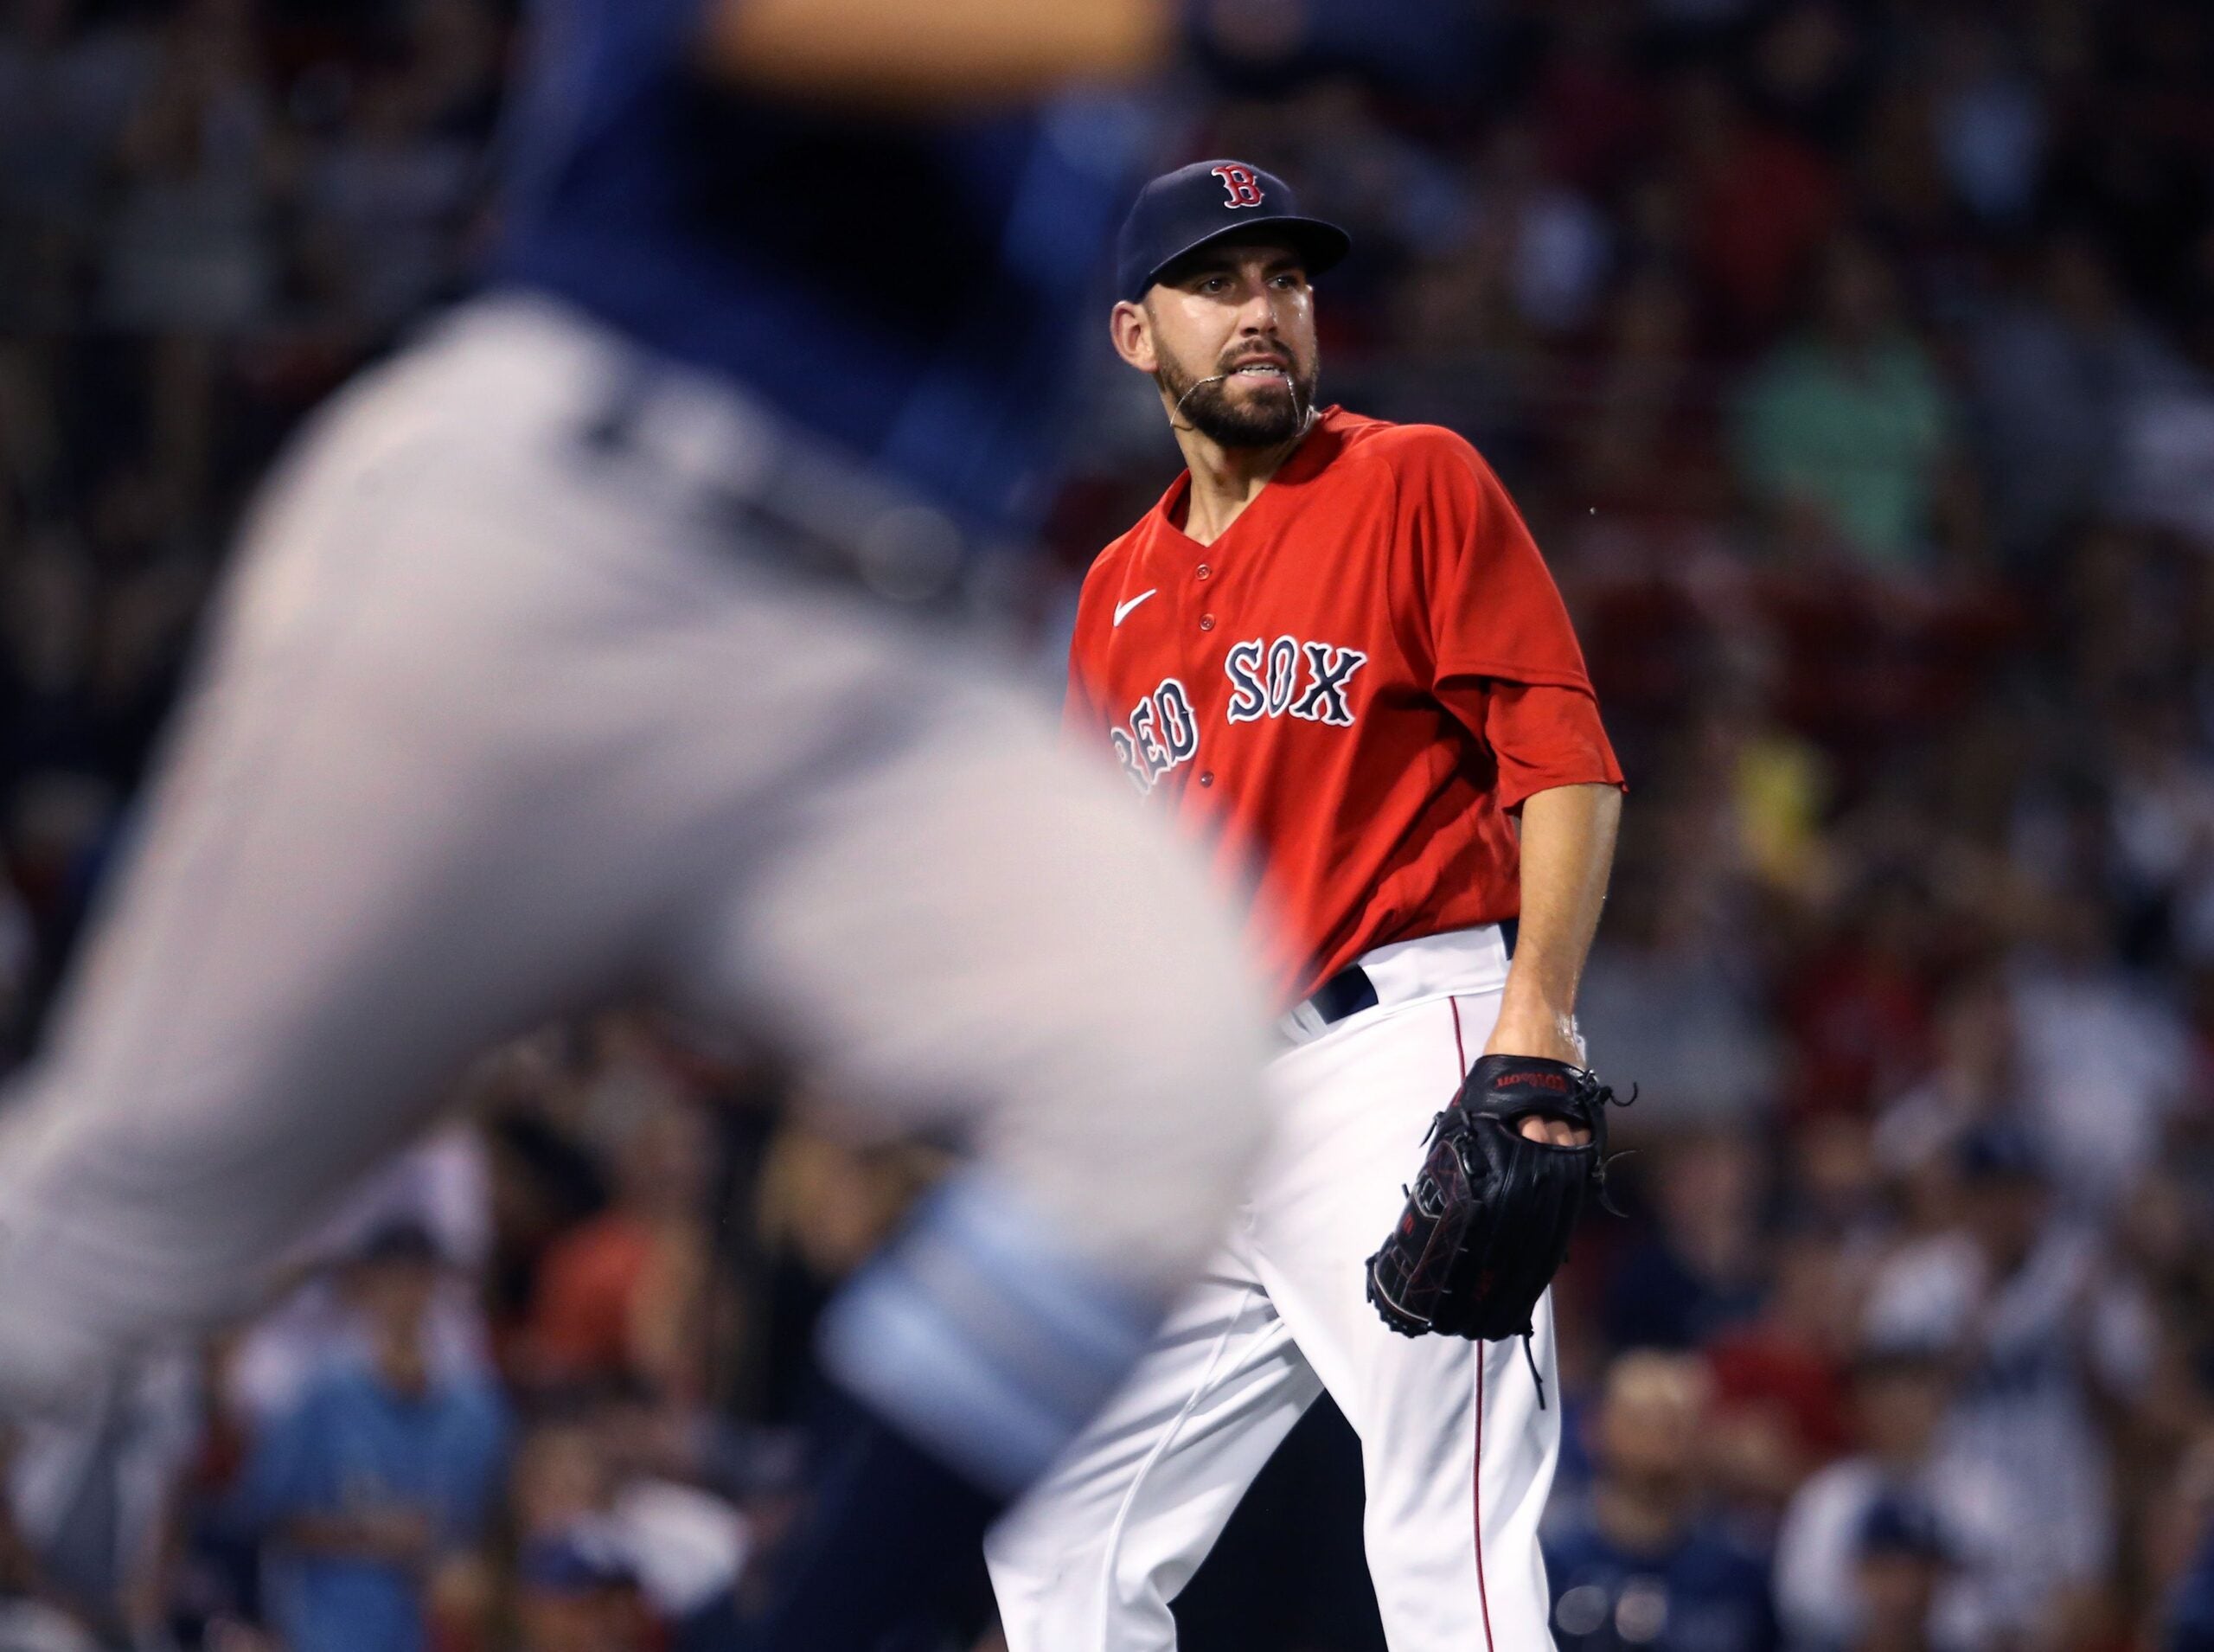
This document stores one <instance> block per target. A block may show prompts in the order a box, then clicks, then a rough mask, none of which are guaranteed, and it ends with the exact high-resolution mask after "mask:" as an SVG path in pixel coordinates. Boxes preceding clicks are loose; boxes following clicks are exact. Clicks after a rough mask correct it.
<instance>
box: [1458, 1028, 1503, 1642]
mask: <svg viewBox="0 0 2214 1652" xmlns="http://www.w3.org/2000/svg"><path fill="white" fill-rule="evenodd" d="M1445 1002H1448V1003H1449V1004H1450V1005H1452V1006H1453V1053H1454V1054H1455V1055H1456V1057H1458V1058H1459V1060H1460V1063H1461V1073H1460V1077H1461V1078H1462V1079H1465V1078H1467V1077H1468V1076H1469V1047H1468V1043H1467V1041H1465V1040H1464V1039H1463V1038H1462V1036H1461V1001H1460V1000H1459V999H1458V998H1448V999H1447V1000H1446V1001H1445ZM1459 1082H1460V1080H1459V1079H1456V1080H1455V1081H1454V1083H1455V1087H1456V1089H1457V1088H1458V1087H1459ZM1469 1502H1471V1503H1472V1504H1473V1506H1474V1510H1475V1522H1476V1604H1478V1605H1479V1606H1481V1608H1482V1609H1483V1615H1484V1652H1499V1649H1498V1648H1497V1647H1496V1646H1495V1645H1494V1643H1493V1642H1492V1638H1491V1591H1490V1590H1489V1589H1488V1588H1487V1587H1486V1586H1485V1584H1484V1345H1483V1344H1482V1343H1481V1342H1479V1343H1477V1344H1476V1466H1475V1473H1474V1474H1472V1475H1471V1476H1469Z"/></svg>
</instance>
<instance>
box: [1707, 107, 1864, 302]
mask: <svg viewBox="0 0 2214 1652" xmlns="http://www.w3.org/2000/svg"><path fill="white" fill-rule="evenodd" d="M1702 183H1703V187H1702V188H1701V189H1699V195H1698V200H1697V205H1696V208H1695V209H1694V210H1695V215H1696V227H1695V230H1694V234H1695V238H1696V243H1697V250H1696V256H1697V258H1698V259H1699V268H1700V273H1701V274H1702V275H1703V276H1704V277H1705V281H1706V284H1707V285H1708V287H1709V289H1710V290H1711V291H1712V292H1714V293H1715V294H1716V295H1717V296H1718V298H1720V299H1721V300H1722V310H1723V317H1724V322H1725V330H1727V331H1728V332H1729V333H1730V334H1731V336H1733V337H1735V338H1736V339H1737V340H1738V341H1739V342H1749V341H1756V340H1758V339H1761V338H1763V337H1765V336H1767V335H1768V334H1769V331H1770V330H1772V329H1773V328H1774V327H1775V326H1776V324H1777V323H1779V322H1780V321H1781V320H1782V317H1783V315H1784V312H1785V311H1786V310H1787V308H1788V306H1789V304H1790V302H1791V299H1792V297H1793V295H1794V294H1795V292H1796V291H1797V290H1798V287H1799V284H1800V282H1801V279H1802V278H1803V277H1804V275H1805V272H1806V269H1807V266H1808V260H1809V259H1811V258H1812V257H1813V256H1814V252H1815V250H1816V249H1817V248H1818V247H1820V246H1821V244H1822V243H1823V242H1824V241H1825V240H1827V239H1828V238H1829V235H1830V233H1831V231H1832V230H1833V228H1834V227H1835V226H1836V224H1837V221H1838V218H1839V201H1840V190H1839V187H1838V181H1837V178H1836V176H1835V175H1834V174H1833V172H1832V171H1831V170H1830V168H1829V166H1828V165H1827V163H1825V162H1824V161H1823V160H1822V158H1821V157H1820V156H1819V155H1817V154H1816V153H1815V152H1814V150H1810V149H1808V148H1807V147H1806V146H1805V145H1804V144H1800V143H1798V142H1796V141H1795V140H1794V139H1792V138H1787V137H1784V136H1782V134H1780V133H1776V132H1759V133H1756V134H1754V135H1753V136H1751V137H1750V138H1749V139H1748V140H1747V142H1746V143H1745V144H1744V145H1743V146H1742V147H1741V148H1740V149H1739V150H1737V151H1736V152H1735V153H1734V154H1733V155H1732V157H1731V161H1730V163H1729V164H1728V165H1727V166H1726V167H1724V168H1723V169H1721V170H1719V171H1718V173H1716V174H1715V175H1714V176H1711V177H1708V178H1706V179H1705V180H1703V181H1702Z"/></svg>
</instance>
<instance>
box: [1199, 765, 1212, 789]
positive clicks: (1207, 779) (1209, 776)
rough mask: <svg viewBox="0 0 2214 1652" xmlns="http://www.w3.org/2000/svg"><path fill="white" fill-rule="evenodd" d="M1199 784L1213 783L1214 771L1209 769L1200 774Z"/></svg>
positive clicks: (1207, 784)
mask: <svg viewBox="0 0 2214 1652" xmlns="http://www.w3.org/2000/svg"><path fill="white" fill-rule="evenodd" d="M1200 784H1201V785H1203V786H1211V785H1213V784H1214V771H1213V769H1209V770H1208V771H1207V772H1206V773H1205V774H1203V775H1201V776H1200Z"/></svg>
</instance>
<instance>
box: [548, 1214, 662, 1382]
mask: <svg viewBox="0 0 2214 1652" xmlns="http://www.w3.org/2000/svg"><path fill="white" fill-rule="evenodd" d="M653 1248H654V1244H653V1236H652V1234H651V1233H649V1232H647V1230H646V1228H645V1227H644V1226H643V1225H642V1224H641V1223H639V1222H637V1221H635V1220H632V1219H631V1218H630V1217H628V1216H626V1215H624V1214H623V1213H621V1212H620V1211H611V1212H609V1213H607V1214H605V1215H603V1216H599V1217H596V1218H594V1219H593V1220H591V1221H589V1222H586V1223H585V1225H584V1226H581V1227H579V1228H578V1229H576V1230H575V1231H574V1232H573V1233H567V1234H565V1235H564V1236H563V1237H562V1238H561V1239H558V1240H557V1241H555V1243H554V1245H553V1247H552V1248H551V1249H550V1250H549V1251H548V1252H547V1256H546V1261H545V1265H544V1267H543V1268H542V1270H541V1272H540V1274H539V1279H538V1290H537V1292H536V1295H535V1297H534V1301H533V1303H532V1304H531V1324H530V1347H531V1348H532V1351H533V1352H534V1354H537V1355H538V1356H539V1358H541V1360H543V1361H545V1362H546V1364H547V1367H550V1368H551V1370H553V1371H554V1372H558V1373H560V1374H561V1375H563V1376H566V1377H586V1376H614V1375H618V1374H620V1373H623V1372H624V1371H627V1370H629V1369H630V1327H631V1323H632V1312H633V1304H634V1303H636V1301H637V1295H638V1290H639V1285H640V1282H641V1281H642V1280H643V1278H644V1277H645V1273H646V1270H647V1268H648V1267H649V1265H651V1264H652V1261H653Z"/></svg>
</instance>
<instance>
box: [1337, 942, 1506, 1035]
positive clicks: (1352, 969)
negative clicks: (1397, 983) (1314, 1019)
mask: <svg viewBox="0 0 2214 1652" xmlns="http://www.w3.org/2000/svg"><path fill="white" fill-rule="evenodd" d="M1519 928H1520V925H1519V923H1518V922H1517V921H1516V920H1515V919H1512V918H1509V919H1504V920H1502V921H1501V924H1500V926H1499V934H1500V938H1501V940H1503V941H1505V942H1506V943H1507V957H1509V958H1512V957H1513V956H1514V936H1515V932H1516V931H1517V930H1518V929H1519ZM1377 1002H1378V999H1377V996H1376V983H1374V982H1373V981H1372V980H1370V979H1369V978H1368V971H1367V970H1364V969H1362V968H1361V967H1360V965H1359V964H1347V965H1346V967H1345V968H1344V969H1342V970H1339V971H1338V972H1337V973H1336V974H1335V975H1334V976H1331V977H1330V978H1329V979H1328V981H1325V982H1324V983H1322V984H1321V986H1319V987H1317V988H1315V990H1314V991H1313V992H1311V993H1309V994H1308V995H1307V1002H1306V1004H1305V1005H1304V1006H1303V1007H1304V1008H1309V1009H1312V1010H1313V1011H1314V1012H1315V1015H1318V1016H1320V1017H1321V1021H1322V1024H1323V1025H1324V1026H1326V1027H1331V1026H1335V1025H1336V1024H1337V1023H1338V1022H1340V1021H1343V1020H1345V1018H1346V1017H1347V1016H1348V1015H1359V1014H1360V1012H1361V1011H1362V1010H1364V1009H1373V1008H1376V1005H1377Z"/></svg>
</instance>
